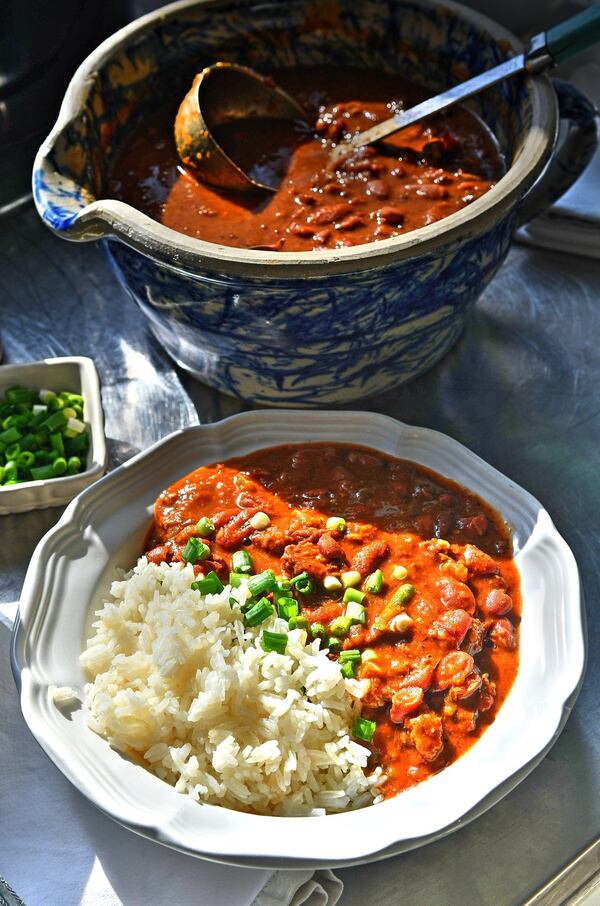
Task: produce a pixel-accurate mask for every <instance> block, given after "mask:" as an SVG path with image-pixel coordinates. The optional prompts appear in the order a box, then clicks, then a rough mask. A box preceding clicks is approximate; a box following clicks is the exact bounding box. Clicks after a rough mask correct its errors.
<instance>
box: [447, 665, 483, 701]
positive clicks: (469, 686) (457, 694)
mask: <svg viewBox="0 0 600 906" xmlns="http://www.w3.org/2000/svg"><path fill="white" fill-rule="evenodd" d="M480 689H481V676H480V675H479V673H475V671H474V672H473V673H469V675H468V676H467V677H466V678H465V679H464V680H463V681H462V683H461V684H460V685H459V686H452V688H451V689H450V693H449V694H450V698H452V699H453V700H454V701H464V700H465V699H466V698H471V696H472V695H475V693H476V692H479V690H480Z"/></svg>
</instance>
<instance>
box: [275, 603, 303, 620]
mask: <svg viewBox="0 0 600 906" xmlns="http://www.w3.org/2000/svg"><path fill="white" fill-rule="evenodd" d="M277 612H278V614H279V616H280V617H281V618H282V619H283V620H288V621H289V620H290V619H291V618H292V617H297V616H298V614H299V613H300V606H299V604H298V602H297V601H296V600H295V599H294V598H278V599H277Z"/></svg>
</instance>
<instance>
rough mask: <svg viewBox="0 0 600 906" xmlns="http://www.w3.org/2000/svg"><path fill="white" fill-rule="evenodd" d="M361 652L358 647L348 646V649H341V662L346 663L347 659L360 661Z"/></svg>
mask: <svg viewBox="0 0 600 906" xmlns="http://www.w3.org/2000/svg"><path fill="white" fill-rule="evenodd" d="M360 660H361V654H360V651H359V650H358V648H348V649H347V650H346V651H341V652H340V656H339V662H340V664H345V663H346V662H347V661H356V662H358V661H360Z"/></svg>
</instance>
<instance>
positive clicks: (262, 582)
mask: <svg viewBox="0 0 600 906" xmlns="http://www.w3.org/2000/svg"><path fill="white" fill-rule="evenodd" d="M248 588H249V589H250V593H251V594H253V595H254V596H255V597H258V595H262V594H263V592H265V591H275V589H276V588H277V579H276V578H275V573H274V572H273V570H272V569H265V571H264V572H262V573H258V575H256V576H252V578H251V579H248Z"/></svg>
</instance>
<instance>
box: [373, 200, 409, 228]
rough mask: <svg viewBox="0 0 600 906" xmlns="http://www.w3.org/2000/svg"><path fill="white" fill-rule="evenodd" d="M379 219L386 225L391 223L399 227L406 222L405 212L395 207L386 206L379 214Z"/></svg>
mask: <svg viewBox="0 0 600 906" xmlns="http://www.w3.org/2000/svg"><path fill="white" fill-rule="evenodd" d="M377 219H378V220H383V222H384V223H390V224H392V226H399V225H400V224H402V223H403V222H404V211H402V210H401V209H400V208H396V207H394V206H393V205H385V206H384V207H383V208H380V209H379V211H378V212H377Z"/></svg>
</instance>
